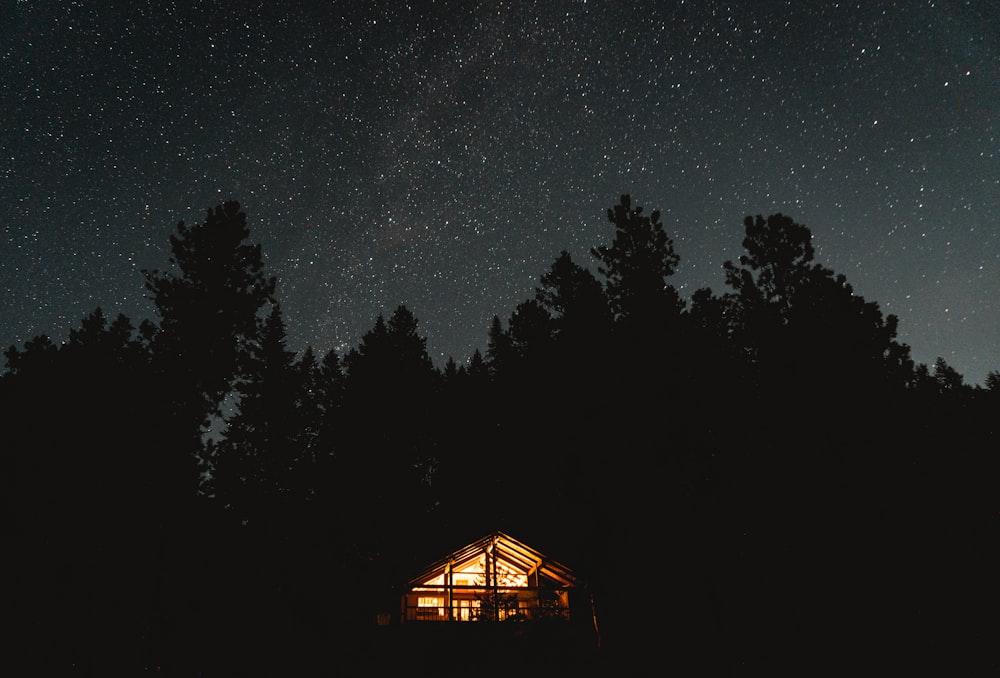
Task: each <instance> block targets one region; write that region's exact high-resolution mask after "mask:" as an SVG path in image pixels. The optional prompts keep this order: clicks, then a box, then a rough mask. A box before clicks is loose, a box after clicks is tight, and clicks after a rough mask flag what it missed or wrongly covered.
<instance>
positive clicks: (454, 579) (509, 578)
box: [401, 532, 592, 623]
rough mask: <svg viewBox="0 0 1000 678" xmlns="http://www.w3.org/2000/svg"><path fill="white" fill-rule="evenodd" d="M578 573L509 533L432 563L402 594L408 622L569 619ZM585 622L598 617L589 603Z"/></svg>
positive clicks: (475, 542)
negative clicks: (587, 619)
mask: <svg viewBox="0 0 1000 678" xmlns="http://www.w3.org/2000/svg"><path fill="white" fill-rule="evenodd" d="M580 586H581V585H580V582H578V580H577V578H576V576H575V575H574V574H573V572H572V571H571V570H570V569H569V568H568V567H566V566H565V565H563V564H561V563H559V562H557V561H555V560H552V559H551V558H548V557H547V556H545V555H544V554H542V553H541V552H539V551H536V550H535V549H533V548H531V547H530V546H528V545H526V544H524V543H522V542H520V541H518V540H517V539H514V538H513V537H511V536H510V535H507V534H504V533H503V532H494V533H492V534H489V535H487V536H485V537H483V538H482V539H479V540H477V541H474V542H473V543H471V544H469V545H468V546H465V547H463V548H460V549H458V550H457V551H455V552H454V553H451V554H450V555H448V556H446V557H444V558H442V559H440V560H438V561H436V562H434V563H432V564H430V565H428V566H427V567H426V568H425V569H424V570H423V571H422V572H420V574H418V575H417V576H416V577H413V578H412V579H411V580H410V581H409V582H408V583H407V587H406V590H405V592H404V593H403V596H402V601H401V602H402V620H403V622H404V623H405V622H431V621H436V622H442V621H451V622H471V621H515V620H537V619H548V618H562V619H569V618H570V614H571V612H574V613H575V612H576V611H575V610H574V609H573V608H574V604H573V603H574V598H575V597H577V595H576V594H578V593H579V590H580ZM586 607H587V609H586V610H585V615H586V616H585V617H584V618H585V619H586V618H589V617H590V616H591V614H592V606H591V605H590V604H589V598H588V599H587V606H586Z"/></svg>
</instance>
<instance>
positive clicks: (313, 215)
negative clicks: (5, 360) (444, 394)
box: [0, 0, 1000, 383]
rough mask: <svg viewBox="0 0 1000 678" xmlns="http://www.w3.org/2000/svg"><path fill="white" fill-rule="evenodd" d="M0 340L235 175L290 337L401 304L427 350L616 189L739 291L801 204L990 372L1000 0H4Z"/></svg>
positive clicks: (159, 256)
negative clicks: (770, 233) (775, 220)
mask: <svg viewBox="0 0 1000 678" xmlns="http://www.w3.org/2000/svg"><path fill="white" fill-rule="evenodd" d="M0 121H2V123H3V124H2V126H0V345H2V346H9V345H11V344H16V345H18V346H20V345H22V344H23V342H24V341H26V340H28V339H30V338H32V337H34V336H36V335H38V334H43V333H44V334H48V335H50V336H51V337H52V338H53V339H56V340H61V339H65V338H66V337H67V336H68V333H69V330H70V329H73V328H76V327H78V326H79V323H80V320H81V318H83V317H84V316H85V315H87V314H89V313H90V312H91V311H92V310H93V309H94V308H96V307H98V306H100V307H101V308H103V309H104V311H105V313H106V314H108V315H109V316H111V317H113V316H114V315H117V314H118V313H120V312H121V313H125V314H126V315H128V316H129V317H130V318H132V319H133V321H134V322H136V324H138V321H139V320H141V319H143V318H147V317H153V307H152V304H151V302H150V301H149V300H148V299H147V298H146V291H145V290H144V287H143V276H142V273H141V271H142V270H143V269H154V268H155V269H161V270H162V269H167V268H169V263H168V257H169V242H168V238H169V236H170V234H171V233H173V232H174V230H175V228H176V224H177V222H178V221H181V220H184V221H185V222H187V223H188V224H195V223H200V222H201V221H202V220H203V219H204V216H205V212H206V210H207V209H208V208H210V207H214V206H215V205H217V204H220V203H221V202H223V201H226V200H238V201H239V202H240V203H241V204H242V205H243V208H244V210H245V211H246V212H247V215H248V219H249V224H250V228H251V238H252V239H253V240H255V241H256V242H259V243H261V245H262V246H263V250H264V256H265V259H266V262H267V270H268V272H269V273H270V274H272V275H276V276H277V277H278V291H277V294H278V297H279V300H280V302H281V304H282V309H283V312H284V315H285V319H286V321H287V323H288V330H289V346H290V348H293V349H302V348H304V347H305V346H306V345H311V346H312V347H313V348H314V349H315V350H317V351H319V352H326V351H328V350H330V349H336V350H338V351H341V352H343V351H345V350H348V349H350V348H352V347H354V346H356V345H357V342H358V340H359V339H360V337H361V335H362V334H363V333H364V332H365V331H367V330H368V329H370V328H371V327H372V326H373V324H374V321H375V318H376V316H377V315H379V314H383V315H385V316H386V317H388V315H390V314H391V313H392V311H393V309H395V308H396V306H398V305H399V304H401V303H405V304H406V305H407V306H408V307H409V308H410V309H411V310H412V311H413V312H414V313H415V315H416V316H417V318H418V320H419V321H420V331H421V332H422V333H423V334H425V335H426V336H427V340H428V350H429V352H430V353H431V355H432V357H433V358H434V359H435V361H436V362H437V363H438V364H443V363H444V361H445V360H446V359H447V358H448V356H453V357H454V358H455V359H456V360H457V361H458V362H462V361H464V360H465V359H467V358H468V357H469V356H470V355H471V353H472V351H473V350H474V349H475V348H479V349H481V350H485V348H486V340H487V331H488V327H489V324H490V320H491V319H492V317H493V315H494V314H498V315H500V317H501V318H503V319H505V320H506V319H507V318H508V317H509V315H510V313H511V311H513V309H514V307H515V305H516V304H517V303H518V302H520V301H522V300H524V299H526V298H529V297H530V296H532V295H533V292H534V288H535V286H536V285H537V284H538V279H539V277H540V276H541V275H542V274H543V273H544V272H546V271H547V270H548V268H549V266H550V264H551V263H552V262H553V261H554V259H555V258H556V256H557V255H558V254H559V252H560V251H561V250H567V251H569V252H570V253H571V254H572V255H573V257H574V260H576V261H577V262H579V263H581V264H584V265H587V266H588V267H589V268H591V270H593V271H595V272H596V264H595V261H594V259H593V258H592V257H591V255H590V254H589V250H590V248H591V247H592V246H594V245H600V244H608V243H610V242H611V240H612V238H613V230H612V227H611V225H610V224H609V223H608V221H607V217H606V214H605V213H606V210H607V208H608V207H611V206H613V205H614V204H616V203H617V201H618V197H619V195H621V194H622V193H629V194H631V195H632V197H633V204H635V203H637V204H639V205H642V206H644V207H645V208H646V211H647V212H648V211H650V210H652V209H660V210H661V211H662V214H663V222H664V224H665V227H666V229H667V231H668V234H669V235H670V236H671V237H672V238H673V239H674V244H675V247H676V249H677V252H678V253H679V254H680V256H681V262H680V267H679V270H678V273H677V275H676V276H675V277H674V281H673V282H674V284H675V285H676V286H677V287H678V288H679V289H680V290H681V294H682V296H684V297H686V298H690V295H691V294H692V293H693V292H694V291H695V290H696V289H697V288H699V287H704V286H708V287H711V288H712V289H713V290H714V291H715V292H716V293H721V292H723V291H724V283H723V281H724V276H723V271H722V263H723V262H724V261H725V260H726V259H736V258H738V257H739V255H740V254H741V252H742V246H741V242H742V238H743V225H742V221H743V217H744V216H746V215H755V214H764V215H767V214H771V213H775V212H782V213H784V214H787V215H789V216H791V217H793V218H794V219H795V220H796V221H798V222H800V223H803V224H805V225H806V226H808V227H809V228H810V230H811V231H812V233H813V241H814V245H815V246H816V249H817V260H818V261H819V262H820V263H823V264H824V265H826V266H828V267H830V268H832V269H833V270H834V271H835V272H837V273H843V274H845V275H846V276H847V279H848V281H849V282H851V283H852V285H853V286H854V288H855V291H856V292H857V293H859V294H861V295H863V296H864V297H865V298H866V299H868V300H869V301H877V302H878V303H879V305H880V307H881V308H882V310H883V312H886V313H893V314H896V315H897V316H899V318H900V339H901V340H902V341H904V342H906V343H908V344H909V345H910V346H911V347H912V350H913V357H914V359H916V360H917V361H919V362H925V363H929V364H930V363H933V362H934V360H935V358H936V357H937V356H941V357H943V358H945V360H947V361H948V363H949V364H950V365H951V366H952V367H954V368H956V369H957V370H959V371H960V372H961V373H962V374H963V375H965V378H966V381H967V382H968V383H981V382H982V380H983V379H984V378H985V376H986V374H987V372H988V371H990V370H1000V299H998V298H997V294H998V293H1000V3H997V2H995V0H982V1H978V0H970V1H958V0H933V1H929V0H910V1H900V2H881V1H879V0H858V1H854V2H843V1H842V2H826V1H824V0H811V1H810V2H803V1H801V0H792V1H788V2H786V1H779V0H755V1H754V2H742V1H740V2H723V1H721V0H699V1H694V0H688V1H686V2H685V1H684V0H673V1H667V0H664V1H662V2H635V3H627V2H595V1H593V0H591V1H589V2H585V1H582V0H572V1H569V0H543V1H540V2H513V1H507V2H476V1H473V0H464V1H461V2H430V1H422V2H409V3H407V2H385V3H382V2H360V1H351V2H338V1H335V0H328V1H326V2H297V1H295V0H291V1H289V2H280V3H278V2H266V3H265V2H252V1H246V2H225V1H210V0H191V1H188V2H182V1H177V2H170V1H169V0H155V1H153V2H149V1H146V0H101V1H100V2H97V1H89V0H74V1H67V0H62V1H58V2H56V1H43V0H39V1H32V0H0Z"/></svg>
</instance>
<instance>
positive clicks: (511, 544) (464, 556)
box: [409, 532, 577, 586]
mask: <svg viewBox="0 0 1000 678" xmlns="http://www.w3.org/2000/svg"><path fill="white" fill-rule="evenodd" d="M483 553H490V554H493V553H495V554H496V557H497V559H498V560H500V561H503V562H505V563H507V564H509V565H512V566H513V567H515V568H516V569H517V570H519V571H521V572H524V573H525V574H528V575H533V574H535V572H536V570H537V572H538V573H539V574H540V575H541V576H543V577H545V578H547V579H549V580H551V581H553V582H555V583H556V584H559V585H562V586H574V585H575V584H576V583H577V578H576V576H575V575H574V574H573V572H572V570H570V569H569V568H568V567H566V566H565V565H563V564H562V563H559V562H558V561H555V560H552V559H551V558H549V557H547V556H546V555H544V554H543V553H541V552H540V551H537V550H535V549H533V548H531V547H530V546H528V545H527V544H525V543H523V542H520V541H518V540H517V539H514V538H513V537H511V536H510V535H508V534H504V533H503V532H492V533H490V534H488V535H486V536H485V537H483V538H481V539H477V540H476V541H474V542H472V543H471V544H469V545H467V546H463V547H462V548H460V549H458V550H457V551H454V552H452V553H451V554H449V555H447V556H445V557H444V558H441V559H440V560H436V561H434V562H433V563H431V564H430V565H428V566H427V567H426V568H424V569H423V570H422V571H421V572H420V573H419V574H418V575H417V576H415V577H413V578H412V579H410V581H409V585H410V586H420V585H421V584H423V583H424V582H426V581H427V580H429V579H433V578H434V577H437V576H439V575H441V574H443V573H445V572H447V570H448V568H449V567H450V568H451V569H453V570H454V569H457V568H460V567H461V566H462V565H464V564H465V563H468V562H469V561H471V560H473V559H477V558H479V557H480V556H481V555H482V554H483Z"/></svg>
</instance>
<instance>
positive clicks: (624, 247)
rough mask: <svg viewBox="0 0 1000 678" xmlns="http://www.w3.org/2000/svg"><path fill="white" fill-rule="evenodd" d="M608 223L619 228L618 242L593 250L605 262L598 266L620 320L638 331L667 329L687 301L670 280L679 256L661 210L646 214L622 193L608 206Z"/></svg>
mask: <svg viewBox="0 0 1000 678" xmlns="http://www.w3.org/2000/svg"><path fill="white" fill-rule="evenodd" d="M608 221H610V222H611V223H612V224H613V225H614V227H615V237H614V240H613V241H612V243H611V245H610V246H605V245H601V246H599V247H595V248H593V249H592V250H591V252H592V253H593V254H594V256H595V257H597V259H598V260H599V261H600V262H601V265H600V268H599V269H598V270H599V272H600V273H601V274H603V275H604V276H605V278H606V280H607V282H606V292H607V297H608V301H609V303H610V305H611V310H612V312H613V313H614V318H615V321H616V322H618V323H620V324H621V323H623V324H625V325H627V326H632V327H634V328H635V330H634V331H636V332H650V331H654V332H655V331H660V332H662V331H663V330H665V329H666V328H668V327H670V326H671V325H672V323H673V322H674V321H675V320H676V319H677V317H678V316H679V314H680V312H681V311H682V310H683V308H684V302H683V300H682V299H681V298H680V295H678V294H677V290H676V289H674V287H673V286H672V285H670V284H668V282H667V278H669V277H670V276H672V275H673V274H674V271H675V270H676V268H677V264H678V263H679V262H680V256H678V254H677V253H676V252H675V251H674V244H673V241H672V240H671V239H670V238H669V237H667V234H666V232H665V231H664V229H663V224H662V223H660V212H659V210H653V211H652V212H651V213H650V214H649V216H646V215H644V214H643V213H642V207H634V208H633V207H632V200H631V197H630V196H628V195H623V196H621V201H620V202H619V204H618V205H615V206H614V207H613V208H611V209H608Z"/></svg>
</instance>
